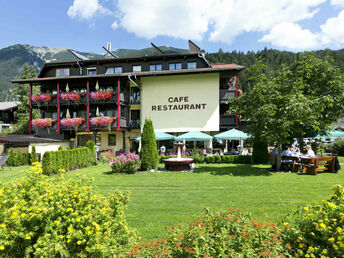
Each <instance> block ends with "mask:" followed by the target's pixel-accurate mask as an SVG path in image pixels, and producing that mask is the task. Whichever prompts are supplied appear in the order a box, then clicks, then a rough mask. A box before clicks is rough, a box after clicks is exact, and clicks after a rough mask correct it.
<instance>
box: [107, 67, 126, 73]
mask: <svg viewBox="0 0 344 258" xmlns="http://www.w3.org/2000/svg"><path fill="white" fill-rule="evenodd" d="M114 73H122V67H121V66H116V67H109V68H107V69H106V73H105V74H114Z"/></svg>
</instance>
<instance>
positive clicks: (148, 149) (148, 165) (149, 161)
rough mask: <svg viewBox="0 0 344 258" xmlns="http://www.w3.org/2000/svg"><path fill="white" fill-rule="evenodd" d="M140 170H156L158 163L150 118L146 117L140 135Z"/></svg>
mask: <svg viewBox="0 0 344 258" xmlns="http://www.w3.org/2000/svg"><path fill="white" fill-rule="evenodd" d="M141 145H142V148H141V152H140V159H141V170H151V169H154V170H157V169H158V163H159V156H158V149H157V145H156V138H155V133H154V128H153V123H152V120H150V119H148V118H146V119H145V124H144V126H143V130H142V135H141Z"/></svg>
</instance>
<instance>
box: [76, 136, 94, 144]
mask: <svg viewBox="0 0 344 258" xmlns="http://www.w3.org/2000/svg"><path fill="white" fill-rule="evenodd" d="M77 137H78V146H86V143H87V142H88V141H93V135H92V134H79V135H78V136H77Z"/></svg>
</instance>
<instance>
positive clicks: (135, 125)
mask: <svg viewBox="0 0 344 258" xmlns="http://www.w3.org/2000/svg"><path fill="white" fill-rule="evenodd" d="M128 128H130V129H138V128H141V120H139V119H138V120H129V123H128Z"/></svg>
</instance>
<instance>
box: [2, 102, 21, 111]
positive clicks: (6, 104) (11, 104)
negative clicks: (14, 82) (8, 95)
mask: <svg viewBox="0 0 344 258" xmlns="http://www.w3.org/2000/svg"><path fill="white" fill-rule="evenodd" d="M19 105H20V102H15V101H12V102H0V111H6V110H9V109H12V108H17V107H18V106H19Z"/></svg>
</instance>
